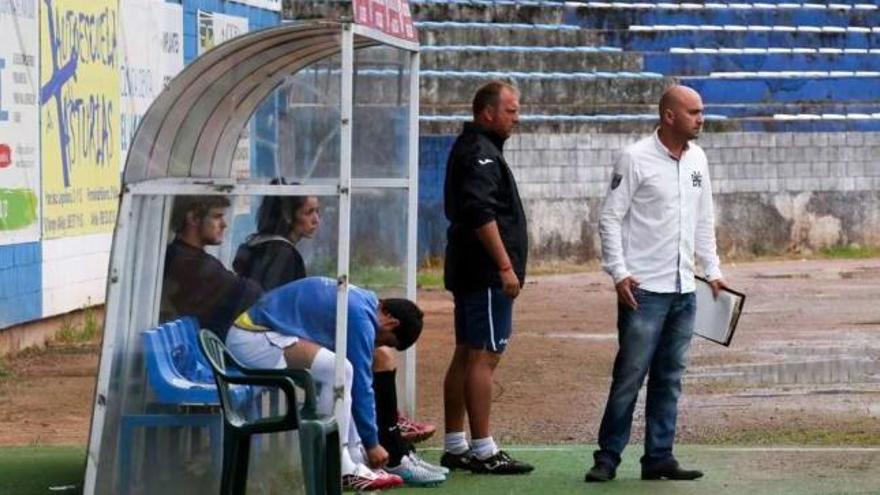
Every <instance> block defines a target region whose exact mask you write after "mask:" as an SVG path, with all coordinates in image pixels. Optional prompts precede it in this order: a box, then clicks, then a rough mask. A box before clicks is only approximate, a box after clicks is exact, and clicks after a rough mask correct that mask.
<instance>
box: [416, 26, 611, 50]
mask: <svg viewBox="0 0 880 495" xmlns="http://www.w3.org/2000/svg"><path fill="white" fill-rule="evenodd" d="M544 26H546V27H547V28H546V29H545V28H543V27H544ZM544 26H539V27H528V26H525V25H505V24H486V23H482V24H478V23H457V24H442V25H438V24H430V25H425V24H422V25H420V26H419V27H418V29H419V39H420V41H421V43H422V44H423V45H500V46H504V45H507V46H547V47H550V46H602V45H604V44H605V43H604V42H603V40H604V38H603V35H602V32H600V31H590V30H585V29H580V28H577V27H572V26H552V25H544Z"/></svg>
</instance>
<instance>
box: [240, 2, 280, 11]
mask: <svg viewBox="0 0 880 495" xmlns="http://www.w3.org/2000/svg"><path fill="white" fill-rule="evenodd" d="M230 1H231V2H234V3H241V4H244V5H249V6H251V7H257V8H258V9H266V10H271V11H273V12H281V0H230Z"/></svg>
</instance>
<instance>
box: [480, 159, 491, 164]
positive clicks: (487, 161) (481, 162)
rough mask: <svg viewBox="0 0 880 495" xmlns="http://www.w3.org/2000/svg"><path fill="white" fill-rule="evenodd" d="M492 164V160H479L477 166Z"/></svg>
mask: <svg viewBox="0 0 880 495" xmlns="http://www.w3.org/2000/svg"><path fill="white" fill-rule="evenodd" d="M490 163H492V159H491V158H480V159H479V160H477V165H488V164H490Z"/></svg>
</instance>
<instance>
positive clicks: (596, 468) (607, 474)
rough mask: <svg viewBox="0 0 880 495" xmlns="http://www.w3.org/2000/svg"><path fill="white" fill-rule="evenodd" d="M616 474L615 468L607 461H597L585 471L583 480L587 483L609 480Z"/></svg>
mask: <svg viewBox="0 0 880 495" xmlns="http://www.w3.org/2000/svg"><path fill="white" fill-rule="evenodd" d="M615 476H617V469H615V468H614V466H612V465H611V464H608V463H607V462H597V463H595V464H593V467H591V468H590V470H589V471H587V475H586V476H584V481H586V482H587V483H597V482H602V481H611V480H613V479H614V477H615Z"/></svg>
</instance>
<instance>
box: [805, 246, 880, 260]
mask: <svg viewBox="0 0 880 495" xmlns="http://www.w3.org/2000/svg"><path fill="white" fill-rule="evenodd" d="M819 253H820V254H821V255H822V256H823V257H825V258H829V259H866V258H877V257H880V247H875V246H859V245H857V244H850V245H847V246H833V247H827V248H822V249H821V250H820V251H819Z"/></svg>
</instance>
